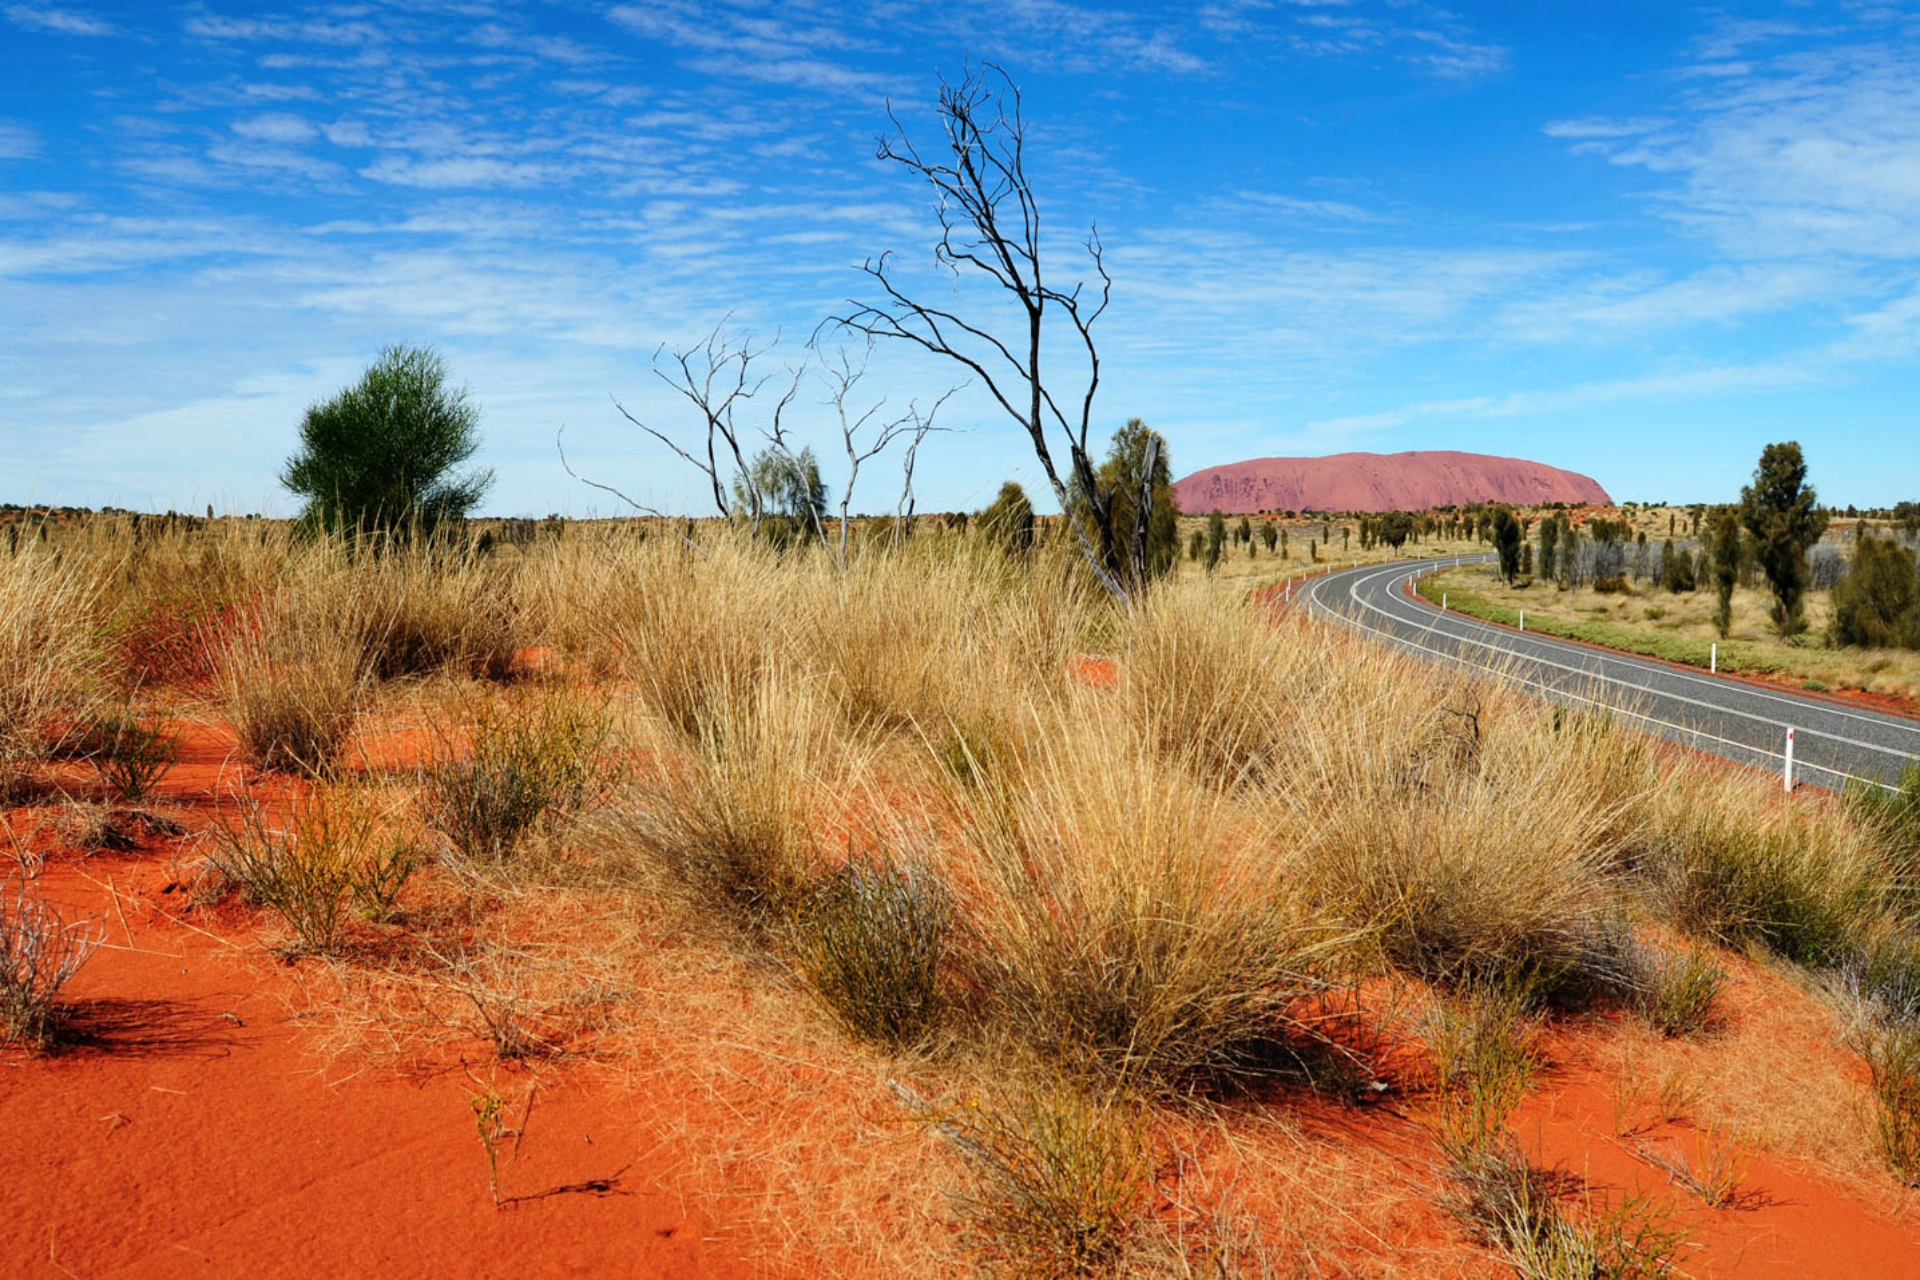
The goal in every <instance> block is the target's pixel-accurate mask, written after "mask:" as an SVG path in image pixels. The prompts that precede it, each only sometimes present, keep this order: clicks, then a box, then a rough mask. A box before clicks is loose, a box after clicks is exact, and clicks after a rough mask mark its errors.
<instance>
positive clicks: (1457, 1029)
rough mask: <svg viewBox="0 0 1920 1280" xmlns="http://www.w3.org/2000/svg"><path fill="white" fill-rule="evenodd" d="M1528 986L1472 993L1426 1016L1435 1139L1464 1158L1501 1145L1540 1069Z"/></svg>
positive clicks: (1439, 1006)
mask: <svg viewBox="0 0 1920 1280" xmlns="http://www.w3.org/2000/svg"><path fill="white" fill-rule="evenodd" d="M1529 1002H1530V1000H1529V994H1528V992H1527V991H1526V990H1525V989H1524V988H1507V989H1503V988H1499V987H1490V986H1482V987H1478V988H1471V989H1468V990H1466V991H1464V992H1462V993H1460V994H1459V995H1457V996H1454V997H1452V998H1450V999H1448V1000H1445V1001H1443V1002H1442V1003H1441V1004H1439V1005H1437V1006H1436V1007H1435V1008H1434V1010H1433V1011H1432V1013H1431V1014H1430V1015H1429V1016H1428V1018H1427V1025H1426V1038H1427V1044H1428V1047H1429V1048H1430V1050H1431V1051H1432V1053H1433V1075H1434V1091H1435V1094H1436V1097H1437V1105H1436V1108H1435V1112H1434V1123H1435V1128H1436V1136H1437V1137H1438V1139H1439V1142H1440V1146H1441V1149H1442V1150H1443V1151H1445V1152H1447V1153H1448V1154H1449V1155H1450V1156H1452V1157H1455V1158H1458V1159H1462V1160H1465V1159H1468V1158H1470V1157H1471V1156H1472V1154H1473V1153H1474V1152H1476V1151H1478V1150H1480V1149H1481V1148H1484V1147H1486V1146H1487V1145H1488V1144H1490V1143H1493V1142H1495V1141H1496V1140H1497V1139H1498V1137H1499V1136H1500V1135H1501V1134H1502V1133H1503V1132H1504V1131H1505V1129H1506V1124H1507V1119H1508V1117H1510V1116H1511V1115H1512V1114H1513V1111H1514V1108H1516V1107H1518V1106H1519V1105H1520V1100H1521V1098H1522V1097H1523V1096H1524V1095H1525V1094H1526V1091H1527V1087H1528V1085H1529V1084H1530V1083H1531V1082H1532V1080H1533V1074H1534V1071H1535V1069H1536V1067H1537V1065H1538V1061H1537V1053H1536V1042H1537V1040H1538V1031H1539V1029H1538V1025H1537V1023H1536V1021H1535V1015H1534V1014H1533V1013H1532V1012H1531V1011H1530V1010H1529V1008H1528V1004H1529Z"/></svg>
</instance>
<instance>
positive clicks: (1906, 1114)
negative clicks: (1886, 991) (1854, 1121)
mask: <svg viewBox="0 0 1920 1280" xmlns="http://www.w3.org/2000/svg"><path fill="white" fill-rule="evenodd" d="M1862 1052H1863V1056H1865V1058H1866V1060H1867V1070H1868V1072H1869V1074H1870V1077H1871V1079H1872V1084H1873V1100H1874V1106H1875V1111H1874V1135H1875V1137H1877V1138H1878V1139H1879V1142H1880V1151H1881V1154H1882V1155H1883V1156H1885V1157H1886V1161H1887V1167H1888V1168H1890V1169H1891V1170H1893V1174H1894V1176H1895V1177H1897V1178H1899V1179H1900V1181H1902V1182H1904V1183H1906V1184H1907V1185H1908V1186H1917V1187H1920V1022H1910V1021H1908V1022H1893V1023H1888V1024H1885V1025H1883V1026H1880V1027H1878V1028H1876V1029H1875V1030H1873V1031H1872V1032H1870V1033H1869V1035H1868V1036H1867V1040H1866V1043H1865V1044H1864V1045H1863V1046H1862Z"/></svg>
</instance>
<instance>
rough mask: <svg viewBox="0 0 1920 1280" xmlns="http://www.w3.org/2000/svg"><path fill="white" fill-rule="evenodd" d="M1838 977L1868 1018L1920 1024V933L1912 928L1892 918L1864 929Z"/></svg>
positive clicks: (1849, 949) (1841, 966) (1843, 963)
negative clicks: (1862, 1007) (1874, 926)
mask: <svg viewBox="0 0 1920 1280" xmlns="http://www.w3.org/2000/svg"><path fill="white" fill-rule="evenodd" d="M1838 977H1839V981H1840V985H1841V987H1842V988H1843V989H1844V990H1845V991H1846V992H1847V993H1848V994H1850V995H1851V996H1852V997H1853V998H1854V999H1855V1000H1856V1001H1857V1002H1859V1004H1861V1005H1862V1006H1864V1009H1865V1011H1866V1012H1867V1014H1868V1015H1869V1016H1870V1017H1871V1018H1873V1019H1875V1020H1878V1021H1882V1022H1911V1023H1915V1024H1917V1025H1920V933H1916V932H1915V931H1914V928H1913V926H1912V925H1910V924H1903V923H1901V922H1900V921H1899V920H1897V919H1895V920H1891V921H1888V922H1885V923H1882V924H1881V925H1879V927H1877V928H1870V929H1867V930H1864V931H1863V932H1862V934H1861V936H1859V937H1858V938H1856V939H1855V940H1854V942H1853V943H1852V945H1851V946H1850V947H1849V948H1848V953H1847V955H1846V958H1845V959H1844V960H1843V961H1842V962H1841V964H1840V972H1839V975H1838Z"/></svg>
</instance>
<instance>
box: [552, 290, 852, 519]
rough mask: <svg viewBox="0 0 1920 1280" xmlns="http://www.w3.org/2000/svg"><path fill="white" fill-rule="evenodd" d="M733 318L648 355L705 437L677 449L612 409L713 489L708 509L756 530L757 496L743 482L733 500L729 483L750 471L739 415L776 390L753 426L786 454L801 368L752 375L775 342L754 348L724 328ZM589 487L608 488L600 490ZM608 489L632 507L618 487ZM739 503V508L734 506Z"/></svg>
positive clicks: (758, 516) (670, 441)
mask: <svg viewBox="0 0 1920 1280" xmlns="http://www.w3.org/2000/svg"><path fill="white" fill-rule="evenodd" d="M731 319H732V317H731V316H727V317H724V318H723V319H722V320H721V321H720V323H719V324H717V325H715V326H714V328H713V332H711V333H709V334H708V335H707V339H706V341H705V342H702V343H699V344H697V345H695V346H691V347H684V348H680V349H678V350H671V351H670V350H669V349H668V348H666V347H664V346H663V347H661V348H660V349H659V350H658V351H655V352H654V355H653V372H654V375H655V376H656V377H658V378H659V379H660V380H661V381H662V382H664V383H666V384H667V385H668V386H670V387H672V388H673V389H674V390H675V391H677V392H679V393H680V394H681V395H682V396H684V397H686V399H687V401H688V403H690V404H692V405H693V407H694V408H695V409H696V410H697V411H698V412H699V415H700V423H701V432H700V434H701V435H702V436H703V437H704V438H703V439H701V440H700V441H699V442H698V443H695V444H692V445H688V446H682V445H681V443H680V442H679V441H677V440H675V439H674V437H673V436H672V435H670V434H668V433H667V432H665V431H663V430H660V429H659V428H656V427H654V426H651V425H649V424H648V423H645V422H642V421H641V420H640V419H639V418H637V417H635V416H634V415H633V414H632V413H630V412H628V411H627V407H626V406H625V405H623V404H621V403H620V401H619V400H617V399H616V400H615V401H614V402H613V407H614V408H616V409H618V410H619V411H620V416H621V417H623V418H625V419H626V420H627V421H628V422H631V423H632V424H633V425H634V426H636V427H638V428H640V429H641V430H642V431H644V432H646V433H647V434H648V435H650V436H652V437H653V438H654V439H655V440H658V441H659V442H660V443H661V444H664V445H665V446H667V448H669V449H671V450H673V452H674V453H675V454H677V455H678V456H679V457H680V458H681V459H682V460H684V461H685V462H686V463H688V464H689V465H690V466H692V467H693V468H694V469H695V470H697V471H699V472H700V474H701V475H703V476H705V477H706V479H707V483H708V484H709V485H710V486H711V487H712V490H713V505H714V506H715V507H716V508H718V510H719V513H720V515H721V516H723V517H725V518H728V519H735V518H738V519H742V520H745V521H747V522H748V523H749V524H750V525H752V526H753V528H754V529H755V530H756V531H757V530H758V529H759V527H760V521H761V519H762V517H763V516H764V515H765V512H764V511H763V510H762V509H761V507H762V502H761V495H760V493H759V491H758V490H757V489H756V488H755V486H753V485H742V486H739V487H738V489H737V491H735V492H733V493H732V494H731V495H730V492H729V491H730V488H732V486H730V484H729V481H731V480H732V479H734V478H736V477H739V476H744V475H746V474H747V473H748V469H749V467H748V459H747V452H746V447H745V446H744V445H743V444H742V442H741V440H742V436H743V434H744V428H743V426H742V423H741V416H742V414H743V413H744V411H745V410H746V408H747V407H748V405H749V402H751V401H752V400H753V399H754V397H756V396H758V395H759V394H760V393H761V392H762V391H764V390H766V389H767V388H768V386H769V384H772V385H773V386H774V388H775V390H776V391H777V393H778V394H777V397H776V398H775V400H774V403H773V412H772V416H771V419H770V421H768V422H767V423H765V424H763V425H762V426H761V427H760V428H759V429H760V431H761V432H762V434H764V435H765V436H766V437H767V439H768V440H769V441H771V442H772V443H773V445H774V447H775V448H776V449H777V450H780V451H781V452H786V446H785V442H786V434H785V427H784V426H783V424H782V419H783V417H784V415H785V414H786V411H787V408H788V406H789V405H791V404H792V403H793V400H794V397H795V396H797V395H799V393H800V380H801V377H802V376H803V374H804V372H805V370H804V367H801V368H793V369H789V370H787V371H786V373H787V377H786V378H785V379H782V378H781V375H780V374H778V373H768V374H756V369H755V362H756V361H759V360H761V359H763V358H764V357H765V356H766V355H767V354H768V353H769V352H771V351H772V350H773V348H774V346H775V345H777V344H778V342H779V339H778V338H775V339H774V340H773V341H772V342H769V343H767V344H766V345H765V346H760V347H756V346H755V345H754V344H753V340H752V339H751V338H750V337H735V336H734V335H732V334H730V333H729V332H728V331H727V325H728V322H729V321H730V320H731ZM588 483H590V484H591V483H592V482H591V481H588ZM595 487H596V488H601V489H606V488H607V486H606V485H596V486H595ZM608 491H609V492H612V493H616V494H618V496H620V497H621V498H622V499H623V500H625V501H627V502H629V503H632V500H631V499H629V498H626V495H624V494H619V493H618V490H612V489H609V490H608ZM632 505H635V506H638V505H639V504H637V503H632ZM742 506H744V507H745V509H744V510H741V509H739V508H740V507H742ZM642 509H643V510H644V508H642ZM823 538H824V534H823Z"/></svg>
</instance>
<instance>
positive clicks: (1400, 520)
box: [1374, 511, 1413, 551]
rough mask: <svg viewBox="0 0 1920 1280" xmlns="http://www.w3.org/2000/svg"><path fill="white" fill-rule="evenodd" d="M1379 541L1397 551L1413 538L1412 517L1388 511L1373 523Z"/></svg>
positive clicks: (1401, 512)
mask: <svg viewBox="0 0 1920 1280" xmlns="http://www.w3.org/2000/svg"><path fill="white" fill-rule="evenodd" d="M1374 530H1375V533H1376V536H1378V538H1379V539H1380V541H1382V542H1384V543H1386V544H1387V545H1388V546H1390V547H1392V548H1393V549H1394V550H1395V551H1398V550H1399V549H1400V548H1401V547H1404V546H1405V545H1406V544H1407V539H1408V538H1411V537H1412V536H1413V517H1412V516H1410V515H1408V514H1407V513H1406V512H1404V511H1389V512H1387V514H1385V515H1383V516H1381V517H1379V518H1378V519H1377V520H1375V521H1374Z"/></svg>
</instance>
